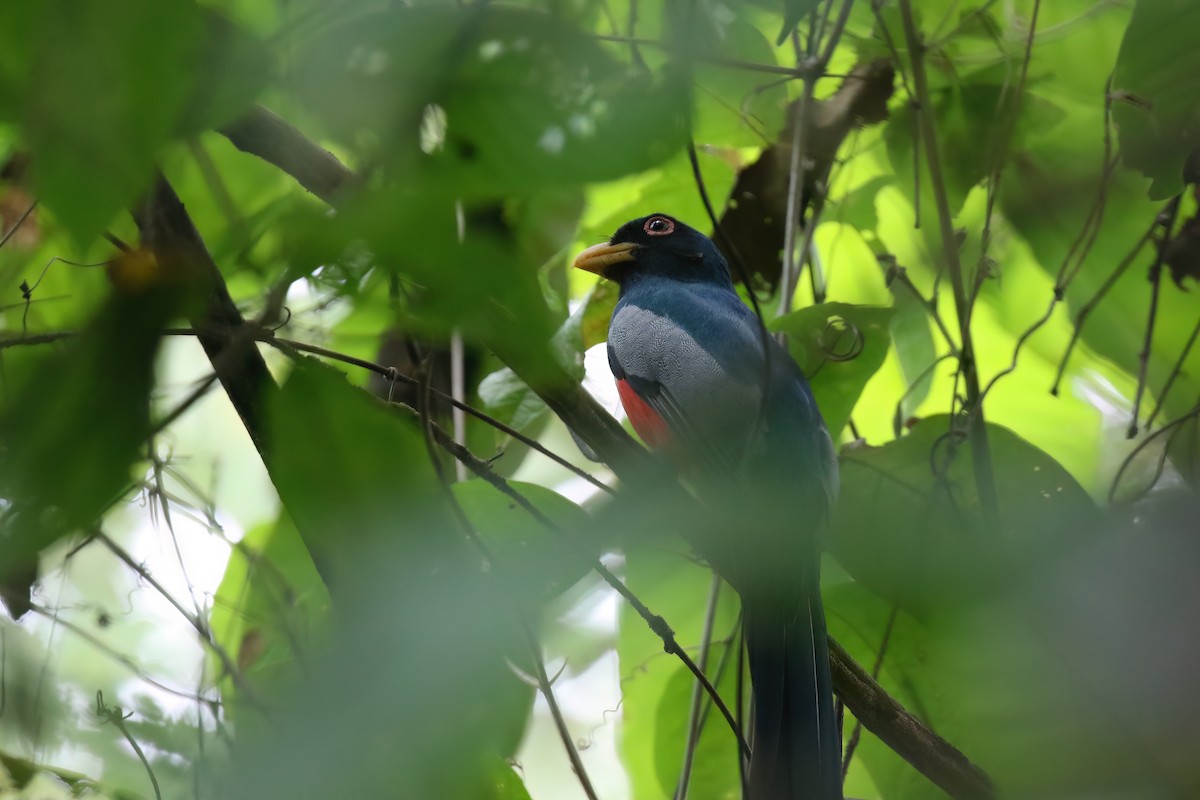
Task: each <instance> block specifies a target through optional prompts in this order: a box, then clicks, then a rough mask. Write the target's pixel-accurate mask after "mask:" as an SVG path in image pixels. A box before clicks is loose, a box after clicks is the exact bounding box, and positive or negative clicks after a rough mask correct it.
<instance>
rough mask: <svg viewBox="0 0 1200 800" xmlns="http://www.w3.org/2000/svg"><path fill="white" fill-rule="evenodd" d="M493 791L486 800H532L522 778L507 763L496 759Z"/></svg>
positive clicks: (493, 773)
mask: <svg viewBox="0 0 1200 800" xmlns="http://www.w3.org/2000/svg"><path fill="white" fill-rule="evenodd" d="M491 772H492V780H493V783H492V791H491V792H490V793H489V794H488V795H487V798H486V800H531V798H530V796H529V790H528V789H526V788H525V782H524V781H522V780H521V776H520V775H518V774H517V771H516V770H515V769H514V768H513V766H512V765H511V764H509V763H508V762H507V761H502V760H500V759H496V761H495V762H493V764H492V768H491Z"/></svg>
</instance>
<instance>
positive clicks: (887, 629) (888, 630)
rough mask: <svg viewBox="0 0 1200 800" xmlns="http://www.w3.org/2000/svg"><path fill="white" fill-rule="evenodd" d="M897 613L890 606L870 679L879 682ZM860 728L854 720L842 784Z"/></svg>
mask: <svg viewBox="0 0 1200 800" xmlns="http://www.w3.org/2000/svg"><path fill="white" fill-rule="evenodd" d="M899 612H900V609H899V607H898V606H892V611H891V613H890V614H888V619H887V624H886V625H884V627H883V638H882V639H881V640H880V642H879V649H878V650H877V651H876V652H875V663H874V665H872V667H871V677H872V678H874V679H875V680H879V672H880V670H882V669H883V658H884V656H885V655H887V650H888V645H889V644H890V643H891V640H892V630H893V629H894V628H895V627H896V617H897V616H899ZM862 728H863V724H862V720H859V719H856V720H854V730H852V731H851V732H850V741H849V742H847V743H846V753H845V755H843V756H842V783H845V782H846V775H847V774H848V773H849V772H850V762H851V760H853V758H854V751H855V750H857V749H858V742H859V739H861V738H862Z"/></svg>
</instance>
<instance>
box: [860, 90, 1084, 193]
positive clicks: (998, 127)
mask: <svg viewBox="0 0 1200 800" xmlns="http://www.w3.org/2000/svg"><path fill="white" fill-rule="evenodd" d="M1015 102H1016V101H1015V100H1014V99H1013V90H1012V89H1011V88H1010V87H1006V86H1004V85H1001V84H999V83H995V84H993V83H968V84H967V85H965V86H961V87H953V88H947V89H942V90H938V91H934V92H932V93H931V97H930V105H931V110H930V113H931V114H932V115H933V121H934V125H935V126H936V128H937V136H938V148H939V153H940V155H941V159H942V167H943V174H944V176H945V182H946V192H947V196H948V199H949V204H950V211H951V213H955V214H956V213H957V212H958V210H959V209H960V208H961V207H962V204H963V201H964V200H965V199H966V196H967V193H968V192H970V190H971V189H972V188H973V187H974V186H975V185H976V184H978V183H979V182H980V181H982V180H984V179H985V178H986V177H987V176H988V175H990V174H992V173H994V172H997V171H999V170H1001V169H1003V168H1004V167H1005V165H1006V164H1007V163H1009V161H1010V160H1011V159H1012V157H1013V156H1015V155H1017V154H1019V153H1021V152H1022V151H1023V150H1025V149H1026V148H1028V147H1029V146H1030V143H1031V142H1033V141H1035V140H1037V139H1038V138H1039V137H1045V136H1047V135H1048V134H1049V133H1050V132H1051V131H1052V130H1053V129H1054V128H1055V127H1056V126H1057V125H1058V124H1059V123H1060V122H1061V121H1062V120H1063V119H1064V118H1065V117H1066V113H1065V112H1064V111H1063V110H1062V109H1061V108H1059V107H1058V106H1056V105H1055V104H1053V103H1051V102H1050V101H1048V100H1045V99H1043V98H1041V97H1038V96H1037V95H1034V94H1032V93H1030V92H1029V91H1026V92H1025V94H1024V95H1023V96H1022V97H1021V98H1020V106H1019V108H1020V116H1019V117H1018V118H1017V121H1016V124H1015V126H1014V127H1013V130H1012V137H1011V139H1010V140H1007V141H1006V139H1005V134H1006V133H1007V126H1008V123H1007V120H1008V119H1009V116H1010V115H1011V113H1012V109H1013V107H1014V103H1015ZM914 113H915V112H914V111H913V109H912V107H911V106H909V105H905V106H901V107H900V108H898V109H896V112H895V113H894V114H893V115H892V118H891V120H890V121H889V122H888V123H887V127H886V129H885V131H884V137H885V139H886V141H887V151H888V157H889V159H890V160H891V163H892V168H893V169H894V170H895V172H896V178H897V180H898V181H899V183H900V185H901V186H909V187H911V186H913V185H914V180H915V176H914V173H913V135H914V133H915V132H916V130H917V126H916V121H915V119H914V116H913V114H914ZM921 163H922V164H924V163H925V152H924V149H922V151H921ZM922 171H924V167H922ZM922 191H923V192H928V191H930V189H929V187H928V186H927V185H926V181H925V180H924V176H922ZM929 197H932V195H929ZM922 200H924V197H923V198H922ZM922 205H925V207H927V208H933V207H934V206H933V204H932V202H930V203H929V204H925V203H924V202H923V203H922Z"/></svg>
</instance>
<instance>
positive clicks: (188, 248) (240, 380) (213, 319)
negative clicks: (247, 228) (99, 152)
mask: <svg viewBox="0 0 1200 800" xmlns="http://www.w3.org/2000/svg"><path fill="white" fill-rule="evenodd" d="M133 218H134V221H135V222H136V223H137V226H138V229H139V230H140V231H141V234H142V239H143V240H144V241H145V243H146V245H147V246H149V247H150V249H151V250H152V251H153V252H154V254H155V257H156V258H157V259H158V262H159V267H160V268H161V269H162V270H163V272H164V274H165V275H166V276H167V277H168V278H170V279H175V280H186V281H189V282H191V283H192V284H194V286H195V291H196V293H197V295H198V296H199V297H201V298H203V301H202V302H201V303H200V304H198V305H197V306H193V307H190V308H189V314H188V319H189V320H190V322H191V323H192V326H193V327H194V328H195V329H196V335H197V337H198V338H199V340H200V344H201V346H202V347H203V348H204V352H205V353H206V354H207V355H208V359H209V361H210V362H211V363H212V367H213V371H214V372H216V374H217V378H218V379H219V380H220V381H221V385H222V386H223V387H224V388H225V392H226V394H228V395H229V400H230V402H232V403H233V407H234V408H235V409H236V410H237V413H238V416H239V417H241V418H242V423H243V424H244V425H245V426H246V431H247V432H248V433H249V434H250V438H251V439H252V440H253V441H254V445H255V447H256V448H258V451H259V453H260V454H261V455H263V456H264V458H265V456H266V452H265V437H266V432H265V420H264V418H263V406H264V403H265V401H266V399H267V394H268V392H270V391H272V390H274V389H275V388H276V386H275V381H274V379H272V378H271V373H270V372H269V371H268V370H267V362H266V361H264V360H263V357H262V354H261V353H259V352H258V348H257V347H256V346H255V344H254V337H253V336H250V335H247V334H246V331H248V330H249V326H247V325H246V321H245V320H244V319H243V318H242V314H241V312H240V311H238V308H237V305H235V304H234V302H233V298H232V297H230V296H229V290H228V289H227V288H226V287H225V279H224V278H223V277H222V276H221V271H220V269H218V268H217V265H216V262H214V261H213V259H212V256H211V255H209V253H208V248H206V247H205V246H204V240H203V239H201V238H200V232H199V231H197V230H196V226H195V225H194V224H192V220H191V217H189V216H188V213H187V210H186V209H185V208H184V207H183V203H182V202H181V201H180V200H179V196H178V195H177V194H175V190H174V189H172V188H171V185H170V184H169V183H167V180H166V178H164V177H162V176H161V175H159V176H158V179H157V180H156V181H155V182H154V186H153V188H152V189H151V190H150V192H149V194H148V196H147V197H146V199H145V200H144V201H143V202H142V203H141V205H140V206H139V207H138V208H136V209H134V212H133Z"/></svg>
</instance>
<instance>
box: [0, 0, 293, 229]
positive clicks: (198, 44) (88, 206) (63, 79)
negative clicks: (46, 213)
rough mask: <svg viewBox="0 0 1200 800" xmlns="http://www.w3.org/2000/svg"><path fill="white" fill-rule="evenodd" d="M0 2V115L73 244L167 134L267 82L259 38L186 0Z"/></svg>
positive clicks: (226, 113)
mask: <svg viewBox="0 0 1200 800" xmlns="http://www.w3.org/2000/svg"><path fill="white" fill-rule="evenodd" d="M4 5H5V9H4V10H3V11H0V49H3V50H8V51H12V55H11V56H9V57H6V58H0V118H3V119H6V120H7V121H11V122H18V123H19V124H20V125H21V126H22V130H23V132H24V134H25V142H26V145H27V146H28V147H29V148H30V154H31V155H32V157H33V158H32V163H33V168H32V169H33V184H34V188H35V190H36V192H37V195H38V198H39V199H41V200H43V201H45V202H46V204H47V205H48V206H50V207H51V208H52V209H53V210H54V213H55V214H56V216H57V217H58V219H59V220H60V221H61V222H62V223H63V224H64V225H65V226H66V227H67V229H68V230H69V231H70V232H71V234H72V235H73V238H74V240H75V244H77V245H79V246H81V247H82V246H86V245H87V244H89V243H90V242H91V241H92V240H93V239H94V238H95V237H96V236H98V235H99V234H100V233H101V231H102V230H103V229H104V227H105V226H106V225H107V224H108V223H109V222H110V221H111V220H112V218H113V217H114V216H115V215H116V213H117V211H118V210H120V209H121V208H124V207H127V206H128V205H129V204H131V203H132V202H133V201H134V200H135V199H136V198H137V196H138V193H139V192H141V191H142V189H143V188H144V187H145V186H146V184H147V183H148V182H149V179H150V177H151V170H152V165H153V160H154V158H155V157H156V156H157V155H158V152H159V150H161V149H162V147H163V146H164V145H166V144H167V143H168V142H169V141H170V140H171V138H172V137H175V136H181V135H191V134H195V133H198V132H200V131H203V130H206V129H207V128H209V127H212V126H214V125H218V124H220V123H223V122H226V121H228V120H229V119H231V118H232V117H233V116H234V115H236V114H237V113H239V112H240V111H241V110H242V109H243V108H245V107H246V106H247V105H249V103H250V102H251V101H252V100H253V98H254V96H255V95H256V94H257V93H258V91H259V90H260V89H261V88H262V86H263V85H264V83H265V81H266V78H267V77H268V72H269V69H270V64H269V60H268V56H267V54H266V52H265V51H264V49H263V48H262V46H261V45H259V44H258V43H257V42H255V41H254V40H253V39H252V38H251V37H249V36H248V35H247V34H245V33H243V32H242V31H240V30H238V29H237V28H235V27H234V26H233V25H231V24H230V23H229V22H227V21H226V20H225V19H223V18H221V17H220V16H218V15H217V14H215V13H214V12H212V11H210V10H208V9H205V8H204V7H202V6H200V5H197V4H195V3H192V2H189V0H126V2H123V3H122V4H121V5H120V7H119V8H110V7H105V6H100V5H93V4H89V3H82V4H80V3H74V2H69V0H46V2H37V3H30V2H20V1H18V2H13V3H5V4H4Z"/></svg>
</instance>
